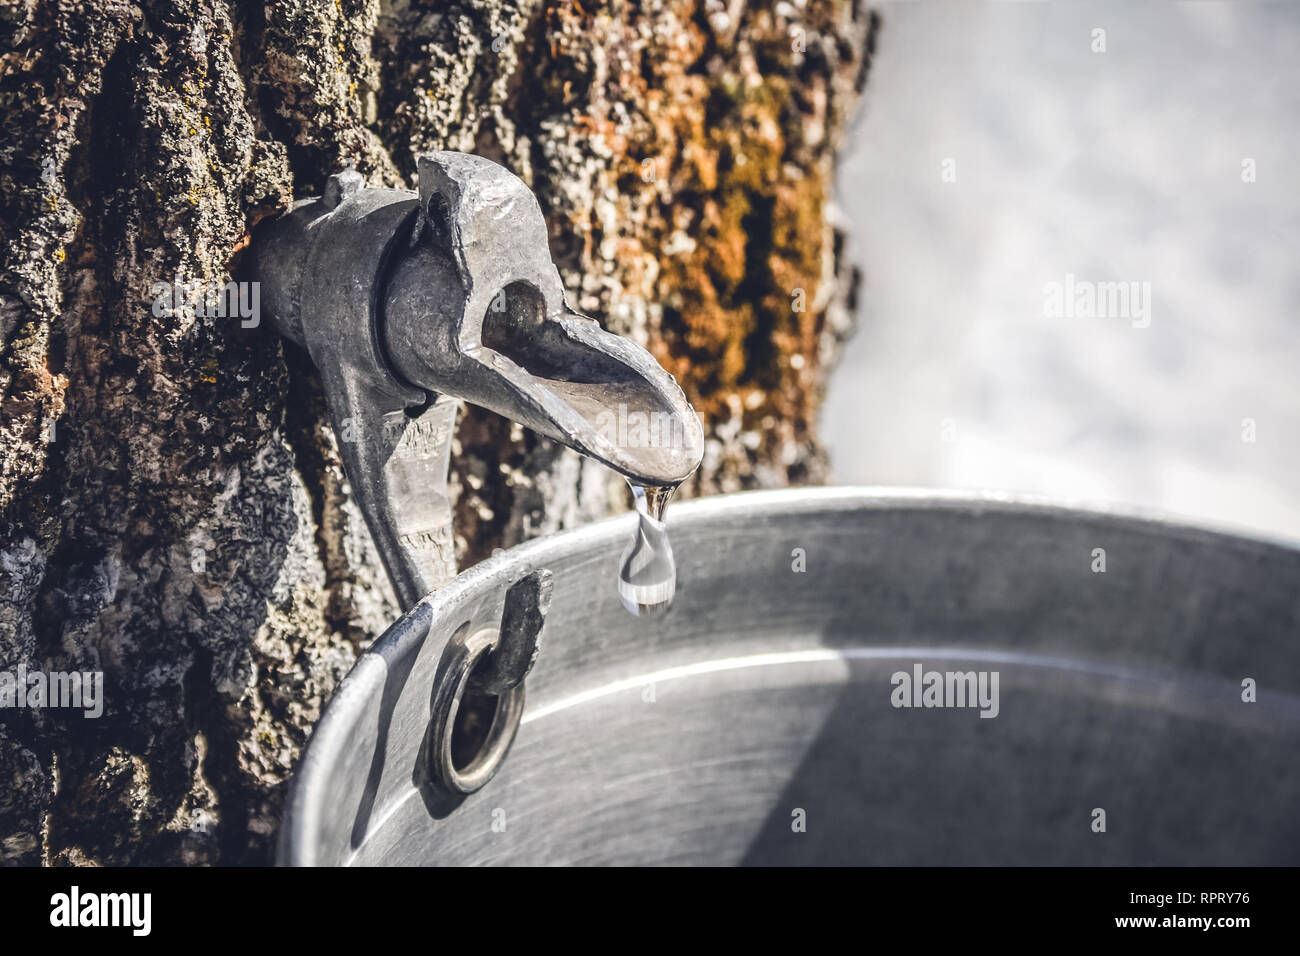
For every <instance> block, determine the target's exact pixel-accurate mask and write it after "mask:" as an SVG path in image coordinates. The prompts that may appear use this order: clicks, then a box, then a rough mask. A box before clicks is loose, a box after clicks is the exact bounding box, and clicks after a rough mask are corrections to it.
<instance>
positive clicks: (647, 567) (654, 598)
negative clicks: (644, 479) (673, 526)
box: [618, 482, 677, 617]
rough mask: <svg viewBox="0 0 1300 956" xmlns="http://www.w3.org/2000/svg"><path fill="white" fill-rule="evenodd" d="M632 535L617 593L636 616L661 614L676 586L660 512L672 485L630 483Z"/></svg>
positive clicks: (674, 568) (674, 571) (624, 554)
mask: <svg viewBox="0 0 1300 956" xmlns="http://www.w3.org/2000/svg"><path fill="white" fill-rule="evenodd" d="M628 484H629V485H630V486H631V488H632V498H633V499H634V500H635V502H636V512H637V526H636V537H634V538H633V539H632V543H631V544H630V545H629V546H628V548H627V550H626V551H624V552H623V563H622V566H621V568H620V569H619V572H618V596H619V598H621V599H622V601H623V606H624V607H625V608H627V609H628V611H629V613H631V614H634V615H636V616H637V617H644V616H649V615H652V614H662V613H663V612H664V611H666V610H668V606H669V605H670V604H672V603H673V594H674V593H675V592H676V590H677V562H676V561H674V560H673V547H672V545H671V544H670V543H669V542H668V526H667V524H665V522H664V513H665V512H666V511H667V509H668V501H669V499H671V498H672V496H673V492H674V491H676V490H677V486H676V485H634V484H632V483H631V482H628Z"/></svg>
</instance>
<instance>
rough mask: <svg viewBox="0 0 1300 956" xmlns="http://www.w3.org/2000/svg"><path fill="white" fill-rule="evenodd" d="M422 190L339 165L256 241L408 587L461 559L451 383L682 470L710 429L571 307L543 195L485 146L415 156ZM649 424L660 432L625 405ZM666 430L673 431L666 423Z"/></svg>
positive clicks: (458, 390)
mask: <svg viewBox="0 0 1300 956" xmlns="http://www.w3.org/2000/svg"><path fill="white" fill-rule="evenodd" d="M419 178H420V189H419V193H418V194H416V193H412V192H409V191H407V190H399V189H370V188H366V187H365V185H364V182H363V179H362V177H361V175H360V174H358V173H356V172H345V173H340V174H338V175H335V176H331V177H330V179H329V182H328V184H327V185H326V188H325V194H324V195H323V196H321V197H320V198H318V199H308V200H304V201H301V202H299V203H296V204H295V205H294V206H293V208H292V209H291V210H290V211H289V212H288V213H287V214H286V215H284V216H283V217H281V218H280V219H278V220H276V221H275V222H272V223H269V224H267V225H266V226H264V227H262V228H261V229H260V230H259V233H258V235H257V236H256V237H255V240H254V249H255V262H254V269H255V272H256V276H255V278H256V279H257V280H258V281H259V282H261V284H262V285H261V294H262V302H263V308H264V312H265V313H267V314H268V317H269V318H270V319H271V321H272V322H273V323H274V324H275V326H276V328H277V329H278V330H279V331H280V332H281V333H282V334H283V335H285V336H286V337H287V338H289V339H291V340H293V341H294V342H297V343H299V344H300V345H303V346H304V347H305V348H306V349H307V351H308V353H309V354H310V355H311V358H312V360H313V362H314V363H315V365H316V367H317V369H318V370H319V371H320V374H321V377H322V379H323V381H324V385H325V394H326V397H327V400H328V402H329V409H330V415H331V417H332V419H333V424H334V428H335V431H336V433H337V434H338V436H339V439H340V446H341V451H342V457H343V462H344V466H345V468H346V470H347V474H348V478H349V479H350V481H351V483H352V490H353V494H354V495H355V497H356V498H357V500H358V501H359V502H360V504H361V506H362V509H363V511H364V513H365V515H366V520H367V521H368V523H369V525H370V530H371V533H372V534H373V536H374V539H375V542H376V544H377V546H378V548H379V552H380V554H381V555H382V557H383V560H384V563H385V566H386V567H387V569H388V573H389V576H390V577H391V578H392V581H393V584H394V587H395V589H396V591H397V594H398V598H399V599H400V600H401V602H402V604H403V606H404V607H407V608H410V607H412V606H414V605H415V603H416V602H418V601H419V599H420V598H421V597H423V596H424V595H425V594H427V593H429V592H430V591H432V590H435V589H437V588H438V587H440V586H441V585H442V584H444V583H445V582H446V581H447V580H449V579H450V578H451V577H452V576H453V575H454V574H455V573H456V560H455V551H454V546H453V538H452V514H451V504H450V502H449V500H448V496H447V465H448V460H449V453H450V447H451V440H452V436H453V432H454V427H455V416H456V408H457V400H458V399H463V400H465V401H468V402H473V403H474V404H476V405H480V406H482V407H484V408H487V409H491V410H492V411H495V412H497V413H499V414H501V415H504V416H506V417H507V418H510V419H512V420H514V421H516V422H519V423H520V424H522V425H525V426H527V427H529V428H531V429H533V430H534V431H536V432H538V433H539V434H542V435H545V436H547V437H548V438H552V439H555V440H556V441H560V442H563V443H564V444H565V445H568V446H569V447H571V448H574V449H576V450H577V451H579V452H581V453H582V454H584V455H587V456H589V457H591V458H594V459H596V460H597V461H600V462H603V463H604V464H606V465H608V466H609V467H610V468H613V469H614V470H615V471H617V472H619V473H621V474H622V475H624V476H625V477H627V478H628V480H629V481H630V482H632V483H633V484H636V485H645V486H651V487H654V486H675V485H677V484H678V483H680V482H681V481H682V480H683V479H685V478H687V477H688V476H689V475H690V474H691V473H692V472H693V471H694V470H695V469H696V467H697V466H698V465H699V462H700V458H701V456H702V453H703V433H702V430H701V428H700V423H699V420H698V419H697V418H696V416H695V414H694V412H693V410H692V409H691V407H690V405H689V404H688V403H687V401H686V398H685V396H684V395H683V394H682V391H681V389H680V388H679V387H678V385H677V383H676V381H675V380H674V379H673V377H672V376H671V375H669V374H668V373H667V372H666V371H664V369H663V368H661V367H660V366H659V364H658V363H657V362H656V361H655V360H654V358H653V357H651V355H650V354H649V353H648V352H646V351H645V350H644V349H643V348H641V347H640V346H638V345H637V344H635V343H634V342H631V341H629V340H628V339H625V338H623V337H621V336H618V335H614V334H611V333H609V332H606V331H604V330H603V329H601V328H600V326H599V325H598V324H597V323H596V322H595V321H594V320H593V319H590V318H587V317H585V316H582V315H580V314H578V313H577V312H575V311H574V310H573V309H572V308H570V307H569V304H568V302H567V301H566V299H565V294H564V287H563V285H562V283H561V281H560V276H559V272H558V271H557V270H556V267H555V264H554V262H553V261H552V260H551V256H550V252H549V243H548V236H547V228H546V221H545V219H544V218H543V216H542V212H541V208H540V207H539V205H538V203H537V199H536V197H534V196H533V194H532V193H531V192H530V191H529V189H528V187H527V186H525V185H524V183H523V182H522V181H520V180H519V179H518V178H517V177H516V176H514V175H513V174H512V173H510V172H509V171H507V170H506V169H504V168H503V167H501V166H499V165H497V164H496V163H493V162H491V161H489V160H487V159H484V158H482V157H479V156H471V155H468V154H465V153H453V152H438V153H431V154H429V155H426V156H422V157H421V158H420V160H419ZM629 420H632V421H634V422H649V423H652V426H653V427H652V429H651V437H650V440H645V439H644V437H642V438H641V440H637V434H636V431H635V429H634V430H633V437H632V439H631V440H629V438H628V429H627V428H626V422H627V421H629ZM665 435H667V436H670V437H671V439H672V440H663V436H665Z"/></svg>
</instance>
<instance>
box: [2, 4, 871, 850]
mask: <svg viewBox="0 0 1300 956" xmlns="http://www.w3.org/2000/svg"><path fill="white" fill-rule="evenodd" d="M0 27H2V28H3V47H2V48H0V63H2V64H3V86H2V88H0V102H3V140H2V141H0V229H2V230H3V231H2V233H0V244H2V246H3V261H4V272H3V278H2V280H0V326H2V330H3V343H2V345H0V404H2V406H3V412H2V416H0V510H2V512H3V513H2V515H0V670H8V671H14V670H15V669H16V668H17V667H18V666H19V665H20V664H22V665H25V666H26V667H27V668H29V669H43V670H45V671H53V670H62V671H69V670H83V671H85V670H102V671H103V672H104V674H105V685H106V686H105V698H106V707H105V712H104V715H103V716H102V717H101V718H99V719H98V720H93V719H87V718H85V717H83V716H82V715H81V714H80V713H79V712H75V711H73V712H69V711H63V710H54V709H44V710H41V709H24V710H12V709H6V710H3V711H0V859H3V860H4V861H6V862H10V863H39V862H45V863H49V864H67V863H72V864H81V863H126V862H183V863H218V862H219V863H239V862H264V861H267V860H268V859H269V858H270V855H271V852H272V847H273V843H274V834H275V830H276V826H277V822H278V817H279V810H280V806H281V802H282V800H283V797H284V791H285V784H286V782H287V780H288V779H289V776H290V774H291V772H292V770H293V768H294V764H295V761H296V759H297V757H298V754H299V752H300V750H301V748H302V746H303V744H304V742H305V740H306V738H307V735H308V734H309V732H310V730H311V727H312V725H313V723H314V721H315V720H316V719H317V718H318V716H319V714H320V711H321V707H322V705H323V703H324V702H325V701H326V700H327V699H328V697H329V695H330V694H331V692H332V691H333V689H334V687H335V686H336V684H337V683H338V681H339V679H340V678H341V677H342V676H343V674H344V673H345V672H346V670H347V669H348V667H349V665H350V664H351V662H352V661H353V660H354V658H355V656H356V654H357V652H358V650H359V649H361V648H363V647H364V646H365V644H366V642H367V641H369V640H372V639H373V638H374V637H375V636H376V635H377V634H378V633H379V632H380V631H382V630H383V629H384V628H385V627H386V626H387V625H388V624H389V623H391V621H392V620H394V619H395V617H396V616H397V613H398V611H397V608H396V606H395V604H394V600H393V597H392V594H391V592H390V590H389V588H388V585H387V582H386V580H385V578H384V576H383V573H382V571H381V569H380V565H379V563H378V561H377V560H376V557H375V554H374V551H373V547H372V545H371V543H370V541H369V537H368V534H367V532H366V530H365V526H364V524H363V522H362V520H361V517H360V515H359V514H358V513H357V511H356V509H355V508H354V507H353V505H352V504H351V503H350V502H349V497H348V487H347V484H346V482H345V481H344V478H343V475H342V473H341V471H340V467H339V459H338V455H337V453H336V445H335V438H334V435H333V434H332V432H331V430H330V428H329V426H328V424H326V417H325V415H324V409H323V401H322V396H321V394H320V391H319V387H318V386H317V384H316V379H315V375H314V373H313V371H312V369H311V368H310V366H309V364H308V363H307V361H306V359H305V357H304V356H302V355H301V354H298V353H296V352H295V351H293V350H292V349H290V350H286V349H284V348H283V347H282V345H281V343H280V341H279V340H278V338H277V337H276V335H275V334H274V332H273V331H272V330H271V329H269V328H267V327H265V325H264V326H263V327H261V328H258V329H255V330H243V329H241V328H240V327H239V323H238V322H237V321H236V320H230V319H210V318H202V317H199V318H192V317H190V318H187V317H186V315H185V314H183V313H182V312H179V311H177V310H174V309H167V310H164V312H163V314H162V315H161V316H158V315H155V314H154V310H153V299H154V295H153V294H152V293H151V288H152V287H153V285H154V284H155V283H157V282H160V281H162V282H172V281H174V280H177V279H179V280H181V281H185V280H195V281H205V280H206V281H214V280H219V281H222V282H224V281H227V280H228V279H229V277H230V275H231V274H232V272H233V271H234V270H237V269H238V266H239V261H240V255H241V251H242V250H243V249H244V247H245V246H246V244H247V242H248V235H249V231H250V229H251V228H252V226H253V225H254V224H255V223H256V222H257V221H258V220H259V219H261V218H263V217H265V216H268V215H272V214H274V213H276V212H277V211H279V210H281V209H283V208H284V207H285V206H286V205H287V204H288V202H289V201H290V200H291V198H294V197H295V196H302V195H311V194H315V193H317V192H319V190H320V188H321V186H322V184H323V182H324V179H325V177H326V176H327V175H328V174H329V173H332V172H335V171H338V170H339V169H343V168H347V167H355V168H357V169H359V170H360V171H361V172H363V173H364V174H366V175H367V176H368V177H369V178H370V180H371V182H372V183H383V184H387V185H402V186H406V187H408V188H409V187H413V185H414V181H415V160H416V156H417V155H418V154H419V153H421V152H422V151H425V150H430V149H457V150H466V151H472V152H478V153H481V154H484V155H487V156H489V157H491V158H493V159H495V160H497V161H498V162H501V163H503V164H505V165H507V166H508V167H510V168H511V169H512V170H514V171H515V172H516V173H517V174H518V175H520V176H521V177H522V178H523V179H524V180H525V181H526V182H528V183H529V184H530V185H531V186H532V187H533V188H534V190H535V191H536V192H537V194H538V196H539V198H540V200H541V202H542V206H543V209H544V210H545V212H546V214H547V217H548V220H549V222H550V223H551V226H552V242H553V252H554V255H555V258H556V261H557V262H558V263H559V264H560V266H561V271H562V273H563V275H564V278H565V281H566V283H567V285H568V287H569V289H570V293H571V299H572V301H573V303H574V305H575V306H576V307H578V308H579V309H581V310H583V311H585V312H588V313H589V314H593V315H597V316H601V317H604V320H605V322H606V324H607V326H608V327H609V328H611V329H614V330H616V331H619V332H622V333H625V334H628V335H631V336H633V337H635V338H636V339H637V340H638V341H640V342H641V343H642V344H644V345H646V346H647V347H648V348H649V349H650V350H651V351H652V352H653V354H654V355H655V356H656V357H657V358H658V359H659V360H660V361H661V362H662V363H663V364H664V365H665V366H666V367H667V368H668V369H669V370H670V371H672V372H673V373H674V374H676V375H677V377H678V378H679V380H681V382H682V384H683V387H684V388H685V390H686V392H687V396H688V397H689V398H690V399H691V400H692V401H693V403H694V404H695V408H696V410H697V411H698V412H699V413H700V415H701V417H702V419H703V420H704V423H705V428H706V435H707V437H708V450H707V454H706V458H705V465H704V468H703V469H702V471H701V473H700V475H699V476H698V478H697V479H696V480H695V481H694V482H693V483H692V485H691V486H690V487H689V488H687V489H685V493H686V494H701V493H711V492H718V491H728V490H736V489H740V488H746V487H755V486H776V485H783V484H787V483H791V482H809V481H816V480H818V479H819V477H820V476H821V475H822V473H823V455H822V453H821V450H820V449H819V446H818V443H817V439H816V435H815V433H814V425H815V412H816V408H817V404H818V400H819V396H820V392H821V389H822V386H823V384H824V381H825V376H826V372H827V369H828V368H829V365H830V363H831V361H832V360H833V357H834V354H835V352H836V347H837V344H838V342H839V341H840V340H841V339H842V337H843V336H844V335H845V334H847V331H848V328H849V325H850V315H851V302H850V297H851V295H852V289H853V285H854V281H855V277H853V276H852V275H850V274H849V273H848V269H847V266H846V265H845V264H844V263H843V262H842V260H841V255H840V250H841V246H842V242H841V236H840V235H839V233H838V231H837V230H836V228H835V227H834V226H833V225H832V223H831V222H830V218H831V217H830V216H829V214H828V210H829V208H830V206H829V194H830V187H831V181H832V169H833V161H834V155H835V149H836V147H837V144H838V143H839V141H840V134H841V131H842V130H843V128H844V125H845V122H846V119H847V117H848V115H849V111H850V108H851V106H852V105H853V102H854V100H855V96H856V93H857V91H858V90H859V89H860V88H861V86H862V83H863V82H864V79H865V75H866V68H867V64H868V61H869V50H870V44H871V40H872V34H873V32H874V29H875V18H874V16H873V15H872V14H871V13H869V12H868V11H867V10H866V8H865V6H864V4H863V3H862V2H861V0H791V2H780V3H771V2H746V0H567V2H546V3H543V2H538V0H532V2H529V0H424V2H421V0H395V2H391V3H380V2H377V0H283V2H239V3H230V2H226V0H158V2H134V3H132V2H127V0H61V2H55V0H47V2H36V0H18V2H14V0H5V2H4V3H3V5H2V6H0ZM800 305H802V306H804V308H803V309H802V310H799V306H800ZM458 439H459V444H458V447H457V449H456V453H455V461H454V466H453V467H454V476H453V477H454V483H455V485H456V487H457V488H458V489H459V498H458V503H457V543H458V550H459V552H460V555H461V562H462V567H463V566H465V565H467V564H469V563H472V562H473V561H475V560H478V559H479V558H481V557H482V556H484V555H485V554H487V553H490V551H491V550H492V549H493V548H496V547H503V546H509V545H511V544H513V543H516V542H518V541H520V540H522V539H524V538H527V537H530V536H533V535H537V534H543V533H547V532H551V531H553V530H556V529H559V528H563V527H566V526H571V525H574V524H578V523H582V522H585V521H588V520H590V519H592V518H595V517H598V516H600V515H601V514H603V513H605V512H606V511H608V510H610V509H618V508H622V507H625V505H624V504H623V489H621V488H620V487H619V486H618V485H617V483H614V482H611V481H610V480H609V477H608V475H607V474H606V473H605V472H603V471H602V470H601V469H600V468H599V467H597V466H593V465H590V464H588V463H586V462H583V461H580V460H579V459H578V458H577V457H576V456H575V455H573V454H572V453H571V452H568V451H566V450H562V449H557V448H556V447H554V446H553V445H551V444H550V443H548V442H546V441H543V440H540V439H538V438H536V437H535V436H533V435H531V434H526V433H523V432H522V430H521V429H519V428H518V427H514V428H512V427H511V425H510V424H509V423H507V422H504V421H503V420H501V419H498V418H495V417H494V416H492V415H489V414H486V413H479V412H475V411H474V410H469V411H468V412H467V413H466V414H465V415H464V416H463V418H462V424H461V425H460V428H459V432H458Z"/></svg>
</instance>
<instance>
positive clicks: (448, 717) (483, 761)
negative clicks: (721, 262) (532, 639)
mask: <svg viewBox="0 0 1300 956" xmlns="http://www.w3.org/2000/svg"><path fill="white" fill-rule="evenodd" d="M498 641H499V634H498V632H497V631H494V630H482V631H477V632H475V633H474V634H473V635H471V636H470V637H463V636H462V635H461V634H457V635H456V636H455V637H453V638H452V639H451V640H450V641H449V642H448V644H447V649H446V650H445V651H444V652H443V660H442V667H441V668H440V670H441V671H442V675H441V677H440V679H439V680H438V682H437V687H436V688H435V690H434V695H433V701H432V713H431V715H430V721H429V729H430V734H429V767H430V768H431V770H432V772H433V776H434V779H435V780H436V781H437V782H438V783H440V784H442V785H443V786H444V787H445V788H446V789H447V790H449V791H450V792H452V793H457V794H467V793H473V792H474V791H475V790H478V789H480V788H481V787H482V786H483V785H484V784H485V783H487V782H488V781H489V780H491V779H492V776H493V774H495V773H496V772H497V768H499V767H500V766H501V761H502V760H503V759H504V758H505V755H506V752H507V751H508V750H509V749H510V745H511V744H512V743H513V742H514V739H515V733H516V732H517V731H518V730H519V720H520V718H521V717H523V713H524V685H523V682H522V681H521V682H520V683H518V684H516V685H515V686H513V687H509V688H506V689H505V690H503V691H502V692H501V693H500V694H491V693H485V692H484V691H481V690H478V689H476V688H475V687H474V686H473V684H472V678H474V676H475V672H476V671H479V670H480V669H481V668H482V667H484V666H486V665H487V664H488V662H489V659H490V655H491V653H492V651H493V650H495V649H496V647H497V644H498ZM493 701H494V702H495V703H492V702H493Z"/></svg>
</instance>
